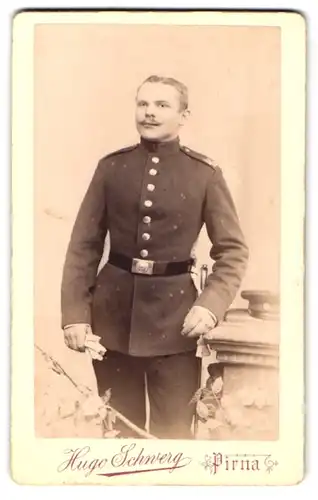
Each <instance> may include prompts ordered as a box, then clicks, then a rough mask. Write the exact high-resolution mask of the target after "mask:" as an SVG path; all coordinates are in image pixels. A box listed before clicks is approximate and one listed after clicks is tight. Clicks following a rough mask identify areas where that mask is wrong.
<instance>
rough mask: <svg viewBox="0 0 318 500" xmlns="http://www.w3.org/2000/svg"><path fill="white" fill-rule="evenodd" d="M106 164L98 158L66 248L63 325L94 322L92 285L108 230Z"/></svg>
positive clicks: (63, 280) (62, 297)
mask: <svg viewBox="0 0 318 500" xmlns="http://www.w3.org/2000/svg"><path fill="white" fill-rule="evenodd" d="M104 172H105V165H104V163H103V162H99V164H98V166H97V168H96V170H95V172H94V175H93V178H92V180H91V183H90V185H89V187H88V190H87V192H86V194H85V196H84V199H83V201H82V203H81V206H80V209H79V212H78V214H77V217H76V220H75V224H74V227H73V230H72V234H71V238H70V243H69V246H68V249H67V252H66V258H65V263H64V268H63V276H62V286H61V311H62V328H63V327H64V326H65V325H67V324H77V323H87V324H91V299H92V289H93V287H94V285H95V280H96V275H97V269H98V265H99V263H100V260H101V258H102V255H103V250H104V242H105V237H106V234H107V211H106V196H105V173H104Z"/></svg>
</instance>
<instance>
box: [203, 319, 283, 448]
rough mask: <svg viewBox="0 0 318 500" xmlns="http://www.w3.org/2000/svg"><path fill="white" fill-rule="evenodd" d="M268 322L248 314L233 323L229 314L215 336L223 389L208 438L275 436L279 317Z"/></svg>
mask: <svg viewBox="0 0 318 500" xmlns="http://www.w3.org/2000/svg"><path fill="white" fill-rule="evenodd" d="M268 318H269V319H258V318H255V317H253V316H251V314H250V313H248V311H247V310H246V311H245V314H238V315H235V314H233V316H232V318H231V315H229V319H228V320H226V321H224V322H223V323H222V324H221V325H220V326H219V327H217V328H216V329H215V330H214V331H213V333H214V338H213V340H211V341H209V346H210V347H211V348H212V349H213V350H214V351H215V352H214V356H215V359H216V362H219V365H218V366H219V368H222V369H223V389H222V395H221V398H220V402H219V405H218V410H217V411H216V413H215V420H214V422H212V424H213V423H214V424H215V426H214V425H210V428H209V438H210V439H215V440H221V439H222V440H275V439H278V437H279V327H280V322H279V317H278V315H277V314H272V315H271V316H268ZM211 359H212V358H211ZM210 362H211V361H210ZM204 363H205V366H206V365H207V364H208V363H209V361H208V359H205V360H204ZM220 423H222V425H220ZM210 424H211V422H210Z"/></svg>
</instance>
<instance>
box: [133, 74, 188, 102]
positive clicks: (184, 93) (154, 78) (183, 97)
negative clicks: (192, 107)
mask: <svg viewBox="0 0 318 500" xmlns="http://www.w3.org/2000/svg"><path fill="white" fill-rule="evenodd" d="M145 83H163V84H165V85H171V87H174V88H175V89H176V90H177V91H178V92H179V96H180V109H181V110H182V111H184V110H186V109H188V105H189V102H188V88H187V87H186V85H184V83H182V82H179V80H176V79H175V78H172V77H166V76H158V75H151V76H148V78H146V80H144V81H143V82H142V84H141V85H139V87H138V90H139V89H140V87H141V86H142V85H144V84H145Z"/></svg>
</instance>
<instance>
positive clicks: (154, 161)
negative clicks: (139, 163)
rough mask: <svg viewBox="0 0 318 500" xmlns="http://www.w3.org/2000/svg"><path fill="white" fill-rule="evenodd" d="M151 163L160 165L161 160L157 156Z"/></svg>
mask: <svg viewBox="0 0 318 500" xmlns="http://www.w3.org/2000/svg"><path fill="white" fill-rule="evenodd" d="M151 161H152V163H159V161H160V160H159V158H158V157H157V156H154V157H153V158H151Z"/></svg>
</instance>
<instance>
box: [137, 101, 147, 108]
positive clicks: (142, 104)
mask: <svg viewBox="0 0 318 500" xmlns="http://www.w3.org/2000/svg"><path fill="white" fill-rule="evenodd" d="M138 106H139V107H143V106H146V103H145V102H139V103H138Z"/></svg>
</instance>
